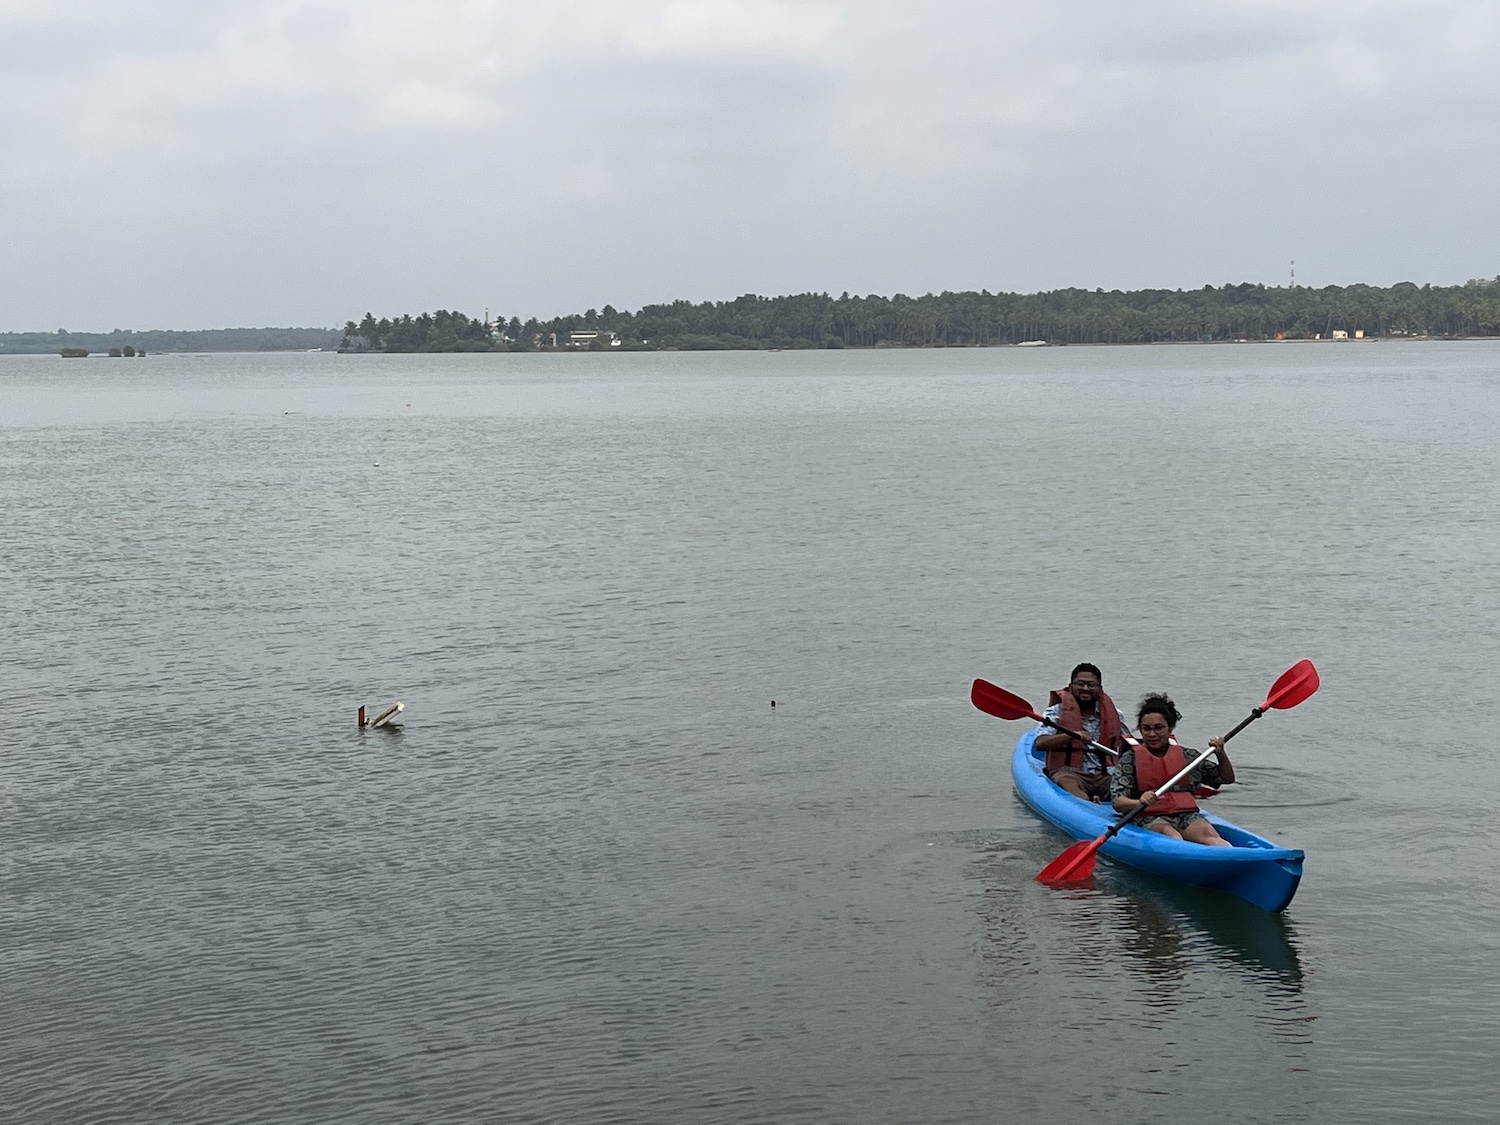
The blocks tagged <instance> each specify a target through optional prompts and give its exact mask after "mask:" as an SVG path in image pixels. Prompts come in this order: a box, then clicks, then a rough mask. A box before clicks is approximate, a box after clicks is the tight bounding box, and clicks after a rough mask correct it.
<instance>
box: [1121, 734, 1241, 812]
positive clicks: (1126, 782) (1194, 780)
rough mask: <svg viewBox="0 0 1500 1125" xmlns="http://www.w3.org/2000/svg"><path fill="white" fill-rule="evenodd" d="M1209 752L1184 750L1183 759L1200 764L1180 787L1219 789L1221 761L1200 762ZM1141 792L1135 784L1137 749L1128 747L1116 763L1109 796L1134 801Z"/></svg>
mask: <svg viewBox="0 0 1500 1125" xmlns="http://www.w3.org/2000/svg"><path fill="white" fill-rule="evenodd" d="M1207 753H1208V751H1207V750H1194V749H1193V748H1192V747H1191V746H1184V747H1183V748H1182V757H1183V760H1184V761H1187V762H1198V764H1197V765H1196V766H1194V767H1193V768H1192V769H1191V770H1189V771H1188V775H1187V777H1185V778H1183V779H1182V781H1180V782H1178V784H1179V785H1181V784H1187V785H1189V786H1191V787H1192V788H1194V789H1196V788H1198V786H1200V785H1207V786H1208V787H1209V788H1210V789H1217V788H1218V787H1219V785H1220V784H1221V779H1220V776H1219V759H1217V758H1215V759H1214V760H1213V761H1211V762H1204V761H1200V760H1199V759H1201V758H1202V757H1203V755H1205V754H1207ZM1140 795H1141V792H1140V790H1139V789H1137V788H1136V784H1135V748H1134V747H1131V746H1127V747H1126V748H1125V749H1124V750H1122V751H1120V759H1119V761H1117V762H1116V763H1115V773H1114V776H1113V777H1112V778H1110V779H1109V796H1110V799H1111V800H1113V799H1114V798H1116V797H1129V798H1131V799H1132V800H1134V799H1135V798H1137V797H1139V796H1140Z"/></svg>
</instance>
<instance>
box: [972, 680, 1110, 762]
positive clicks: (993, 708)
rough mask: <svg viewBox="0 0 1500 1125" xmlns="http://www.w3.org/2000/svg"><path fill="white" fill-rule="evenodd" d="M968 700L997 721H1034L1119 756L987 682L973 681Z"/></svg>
mask: <svg viewBox="0 0 1500 1125" xmlns="http://www.w3.org/2000/svg"><path fill="white" fill-rule="evenodd" d="M969 699H970V700H971V701H973V704H974V706H975V707H978V708H979V709H980V710H981V711H983V712H984V713H985V714H986V715H994V716H995V718H997V719H1035V720H1036V721H1037V722H1039V723H1045V724H1046V725H1047V726H1049V727H1051V728H1052V729H1053V730H1055V731H1058V732H1060V733H1062V734H1067V735H1072V736H1073V737H1074V738H1076V739H1078V741H1079V742H1083V743H1086V744H1087V745H1088V746H1089V748H1090V749H1091V750H1097V751H1099V753H1101V754H1108V755H1109V756H1110V757H1111V758H1117V757H1119V756H1120V752H1119V751H1118V750H1111V749H1110V748H1109V747H1108V746H1106V745H1104V743H1102V742H1095V741H1094V740H1093V739H1092V738H1090V737H1089V736H1088V735H1086V734H1084V733H1083V732H1082V731H1076V730H1069V729H1068V728H1067V727H1065V726H1063V725H1062V724H1061V723H1056V722H1053V721H1052V720H1051V719H1049V718H1047V717H1046V716H1045V715H1038V714H1037V713H1036V712H1035V711H1033V710H1032V709H1031V704H1029V703H1027V702H1026V700H1024V699H1022V698H1021V697H1020V696H1019V695H1016V694H1014V693H1012V692H1008V691H1006V690H1005V689H1004V688H1003V687H997V686H996V685H995V684H992V683H990V682H989V681H988V680H975V681H974V687H973V688H972V689H971V690H970V691H969Z"/></svg>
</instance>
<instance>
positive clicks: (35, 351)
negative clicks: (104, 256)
mask: <svg viewBox="0 0 1500 1125" xmlns="http://www.w3.org/2000/svg"><path fill="white" fill-rule="evenodd" d="M340 338H341V337H340V335H339V332H338V330H337V329H332V328H205V329H200V330H197V331H187V332H177V331H170V330H167V329H150V330H148V331H145V332H134V331H131V330H129V329H121V328H117V329H115V330H114V331H113V332H69V331H68V330H67V329H66V328H59V329H58V330H57V331H56V332H0V355H39V354H42V353H45V352H51V353H53V354H59V353H62V354H68V355H73V356H79V355H88V354H93V355H106V356H107V355H118V356H126V355H134V354H137V353H140V352H147V353H150V352H305V351H307V350H308V349H310V348H328V349H330V350H332V349H334V348H336V347H338V346H339V340H340Z"/></svg>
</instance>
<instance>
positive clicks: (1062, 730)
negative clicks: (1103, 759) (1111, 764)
mask: <svg viewBox="0 0 1500 1125" xmlns="http://www.w3.org/2000/svg"><path fill="white" fill-rule="evenodd" d="M1027 713H1028V714H1029V715H1030V716H1031V717H1032V718H1033V719H1035V720H1036V721H1037V722H1039V723H1046V724H1047V726H1049V727H1051V728H1052V729H1053V730H1055V731H1057V732H1058V733H1059V734H1066V735H1071V736H1072V737H1073V738H1076V739H1078V741H1079V742H1082V743H1084V744H1085V745H1087V746H1088V747H1089V749H1091V750H1097V751H1099V753H1101V754H1108V755H1109V756H1110V757H1111V758H1118V757H1119V756H1120V752H1119V751H1118V750H1111V749H1110V748H1109V747H1108V746H1106V745H1104V743H1102V742H1095V741H1094V740H1093V739H1092V738H1090V737H1089V736H1088V735H1086V734H1084V733H1083V732H1082V731H1077V730H1069V729H1068V728H1067V727H1065V726H1063V725H1062V724H1061V723H1059V722H1055V721H1054V720H1052V719H1049V718H1047V716H1046V715H1038V714H1037V713H1036V712H1035V711H1029V712H1027Z"/></svg>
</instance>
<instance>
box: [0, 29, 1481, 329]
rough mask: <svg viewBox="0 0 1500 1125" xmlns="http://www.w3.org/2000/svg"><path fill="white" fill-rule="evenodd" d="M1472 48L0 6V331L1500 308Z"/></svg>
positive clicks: (1459, 40) (1394, 36)
mask: <svg viewBox="0 0 1500 1125" xmlns="http://www.w3.org/2000/svg"><path fill="white" fill-rule="evenodd" d="M1497 64H1500V8H1497V5H1495V4H1493V3H1459V2H1444V0H1434V2H1432V3H1428V4H1423V5H1417V4H1413V3H1352V2H1345V3H1338V2H1335V3H1321V4H1319V3H1314V4H1307V3H1301V4H1292V3H1284V2H1280V0H1277V2H1269V0H1267V2H1254V0H1241V2H1225V0H1220V2H1217V3H1213V2H1209V3H1202V2H1200V3H1185V2H1183V3H1179V2H1166V0H1156V2H1149V0H1148V2H1140V3H1135V4H1131V5H1123V4H1113V3H1104V2H1098V0H1092V2H1084V0H1076V2H1071V3H1054V4H1035V3H1024V4H1023V3H1010V4H1006V3H971V2H965V0H934V2H933V3H930V4H927V5H921V6H918V5H912V4H909V3H892V2H886V0H871V2H867V3H861V4H855V3H852V2H846V0H826V2H821V3H820V2H817V0H798V2H795V3H794V2H791V0H671V2H668V0H615V2H612V3H600V2H594V0H561V2H556V3H549V4H546V5H540V4H519V3H494V2H490V3H485V2H479V0H428V2H426V3H423V4H420V5H418V4H411V3H392V2H389V0H368V2H363V3H355V2H354V0H316V2H313V0H309V2H295V0H280V2H270V0H261V2H255V0H230V2H223V3H218V4H212V5H203V4H188V3H173V2H166V0H158V2H155V3H150V2H145V3H141V2H138V3H136V4H133V5H130V6H129V7H128V9H127V8H126V6H123V5H117V4H106V3H99V2H91V0H51V2H49V3H46V4H41V3H30V2H19V3H18V2H15V0H9V2H7V0H0V246H3V247H4V249H3V250H0V263H3V266H4V277H5V285H4V291H3V297H4V308H5V317H4V319H5V320H6V321H7V322H9V323H7V324H4V325H0V327H6V328H17V329H19V328H47V327H56V326H57V325H59V324H65V325H67V326H68V327H70V328H77V329H86V328H108V327H114V326H116V325H120V326H127V325H129V326H137V327H149V326H167V327H192V326H198V325H216V324H231V323H233V324H246V323H271V322H275V323H283V324H289V323H335V322H338V323H341V322H342V321H343V320H344V319H346V318H347V317H349V316H357V315H358V314H359V313H362V312H363V311H364V310H365V309H366V308H369V309H373V310H374V311H376V312H377V313H379V312H396V311H406V310H411V311H418V310H420V309H423V308H436V307H439V306H444V307H457V308H462V309H465V310H467V311H471V312H478V311H479V310H480V309H481V308H482V307H483V306H485V305H488V306H489V307H490V308H491V309H492V310H503V311H505V312H507V313H519V314H520V315H523V316H525V315H528V314H532V313H536V314H549V313H553V312H560V311H565V310H571V309H581V308H584V307H587V306H589V305H595V306H597V305H602V304H603V303H605V302H606V301H609V302H613V303H615V304H616V305H619V306H631V307H633V306H635V305H638V304H640V303H642V302H646V301H652V300H663V299H672V298H675V297H690V298H694V299H699V298H720V297H728V296H733V295H735V294H737V293H740V292H744V291H749V290H754V291H759V292H788V291H798V290H804V289H829V290H833V291H840V290H844V289H849V290H851V291H856V292H884V293H890V292H895V291H906V292H922V291H926V290H928V289H944V288H970V287H973V288H988V289H991V290H997V289H1021V290H1029V289H1036V288H1046V287H1053V286H1060V285H1070V284H1076V285H1084V286H1088V287H1093V286H1096V285H1100V286H1105V287H1114V286H1121V287H1139V286H1169V287H1175V286H1197V285H1201V284H1204V283H1205V282H1212V283H1218V282H1221V281H1228V280H1244V279H1249V280H1264V281H1268V282H1276V281H1279V280H1281V279H1282V278H1283V277H1284V276H1285V271H1286V263H1287V260H1288V259H1290V258H1296V259H1297V260H1298V273H1299V279H1300V280H1304V281H1306V282H1308V283H1312V284H1323V283H1330V282H1339V283H1343V282H1351V281H1358V280H1367V281H1371V282H1377V283H1389V282H1393V281H1397V280H1402V279H1406V278H1411V279H1415V280H1432V281H1436V282H1452V281H1459V280H1463V279H1465V278H1467V277H1470V276H1480V275H1484V276H1492V275H1494V274H1496V273H1500V266H1497V265H1496V263H1497V260H1500V234H1497V233H1495V231H1494V229H1493V227H1494V224H1493V223H1492V222H1490V221H1489V220H1488V214H1489V210H1490V208H1491V207H1492V204H1491V203H1490V202H1489V201H1490V200H1491V199H1493V198H1494V197H1495V196H1496V195H1497V193H1500V139H1497V133H1496V129H1495V126H1494V122H1495V121H1496V120H1497V116H1496V110H1497V108H1500V105H1497V103H1500V65H1497Z"/></svg>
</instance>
